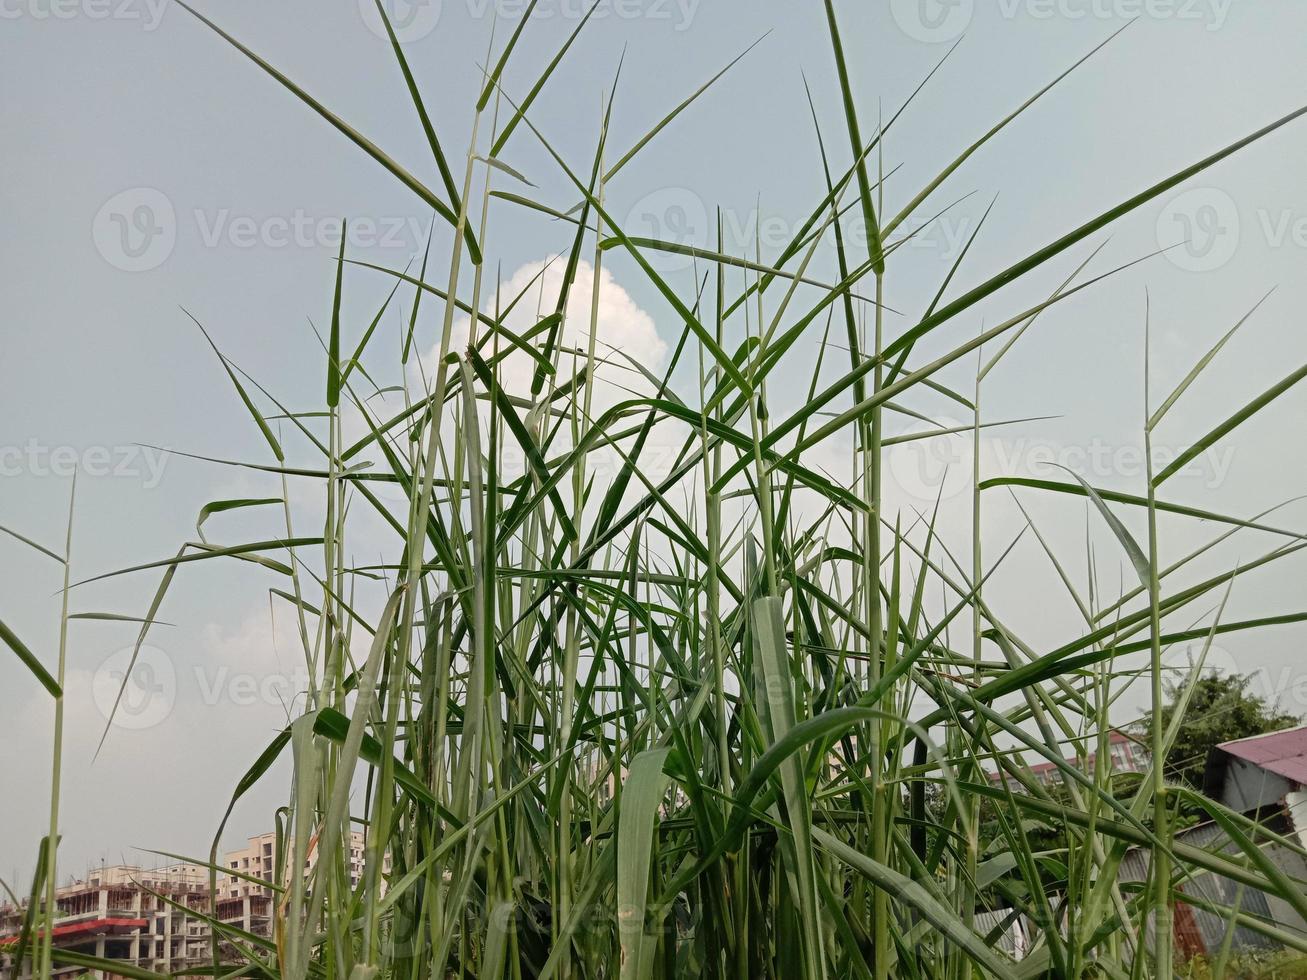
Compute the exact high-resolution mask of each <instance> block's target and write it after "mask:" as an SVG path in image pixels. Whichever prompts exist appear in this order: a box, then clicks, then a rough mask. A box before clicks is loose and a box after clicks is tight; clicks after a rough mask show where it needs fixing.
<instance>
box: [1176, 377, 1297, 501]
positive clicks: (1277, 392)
mask: <svg viewBox="0 0 1307 980" xmlns="http://www.w3.org/2000/svg"><path fill="white" fill-rule="evenodd" d="M1303 378H1307V364H1304V365H1303V366H1302V367H1300V368H1298V370H1296V371H1294V372H1293V373H1292V374H1290V375H1289V376H1288V377H1286V378H1284V379H1282V380H1281V381H1279V382H1278V383H1276V384H1274V385H1272V386H1271V387H1270V388H1268V389H1267V390H1266V391H1264V392H1262V393H1261V394H1260V395H1258V396H1257V397H1256V398H1254V399H1253V400H1252V401H1250V402H1249V403H1248V404H1247V405H1245V406H1244V407H1243V408H1241V409H1239V411H1237V412H1235V413H1234V414H1233V415H1231V416H1230V417H1229V418H1228V419H1226V420H1225V421H1224V422H1222V423H1221V424H1220V425H1218V426H1217V427H1216V428H1215V429H1213V430H1212V431H1211V432H1209V433H1207V435H1205V436H1203V437H1202V438H1201V439H1199V440H1198V441H1197V442H1195V443H1194V444H1193V445H1192V446H1190V447H1189V448H1188V449H1186V450H1185V451H1184V452H1182V453H1181V454H1180V455H1179V456H1177V457H1176V458H1175V459H1173V460H1172V461H1171V463H1170V465H1169V466H1167V467H1166V468H1165V469H1163V470H1162V472H1160V473H1158V474H1157V476H1155V477H1153V486H1154V487H1155V488H1156V487H1160V486H1161V485H1162V484H1163V483H1165V482H1166V481H1167V480H1168V479H1170V478H1171V477H1173V476H1175V474H1176V473H1178V472H1180V470H1182V469H1184V468H1185V467H1186V466H1187V465H1189V463H1191V462H1192V461H1193V460H1194V459H1195V458H1197V457H1198V456H1199V455H1201V454H1202V453H1203V452H1205V451H1206V450H1207V449H1208V448H1209V447H1211V446H1212V445H1213V444H1214V443H1216V442H1217V441H1218V440H1220V439H1221V438H1223V437H1224V436H1226V435H1227V434H1229V433H1230V432H1231V431H1233V430H1234V429H1236V428H1238V427H1239V426H1241V425H1243V423H1244V422H1246V421H1248V420H1249V419H1250V418H1252V417H1253V416H1254V415H1256V414H1257V413H1258V412H1260V411H1261V410H1262V409H1263V408H1265V407H1266V406H1267V405H1269V404H1270V403H1271V402H1273V401H1275V399H1277V398H1279V397H1280V396H1281V395H1283V394H1284V393H1285V392H1286V391H1288V390H1289V389H1290V388H1292V387H1293V386H1294V385H1296V384H1297V383H1298V382H1299V381H1301V380H1302V379H1303Z"/></svg>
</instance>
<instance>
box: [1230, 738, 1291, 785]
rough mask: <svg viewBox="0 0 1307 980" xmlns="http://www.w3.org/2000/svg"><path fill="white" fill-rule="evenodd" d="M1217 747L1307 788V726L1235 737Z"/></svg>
mask: <svg viewBox="0 0 1307 980" xmlns="http://www.w3.org/2000/svg"><path fill="white" fill-rule="evenodd" d="M1218 748H1219V749H1220V750H1221V751H1222V752H1225V753H1226V754H1227V755H1232V756H1234V757H1235V758H1237V759H1243V760H1244V761H1246V762H1251V763H1252V764H1253V765H1255V766H1259V767H1261V768H1262V769H1265V770H1266V771H1267V772H1273V773H1275V774H1276V775H1277V776H1283V777H1284V778H1285V779H1288V780H1290V781H1291V782H1295V783H1298V784H1299V785H1307V725H1300V726H1298V727H1297V728H1286V729H1284V730H1283V731H1279V732H1268V733H1266V734H1265V735H1251V736H1249V737H1248V738H1237V739H1235V740H1234V741H1232V742H1222V743H1221V744H1220V745H1219V746H1218Z"/></svg>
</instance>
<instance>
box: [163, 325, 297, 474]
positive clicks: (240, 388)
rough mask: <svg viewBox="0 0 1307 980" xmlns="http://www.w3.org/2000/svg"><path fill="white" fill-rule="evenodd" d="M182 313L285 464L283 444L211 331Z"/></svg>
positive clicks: (274, 453) (275, 453) (281, 461)
mask: <svg viewBox="0 0 1307 980" xmlns="http://www.w3.org/2000/svg"><path fill="white" fill-rule="evenodd" d="M182 312H183V313H185V314H186V315H187V316H188V317H190V320H191V322H192V323H194V324H195V325H196V326H197V327H199V328H200V333H202V334H204V339H205V340H207V341H208V342H209V346H210V347H212V348H213V353H214V354H216V355H217V357H218V361H219V363H220V364H222V369H223V370H224V371H226V372H227V377H229V378H231V383H232V384H233V385H235V386H236V394H238V395H239V396H240V399H241V402H242V403H243V404H244V405H245V410H246V411H247V412H249V413H250V417H251V418H253V419H254V423H255V425H257V426H258V427H259V431H260V432H262V433H263V438H264V440H265V441H266V442H267V443H268V446H269V448H271V449H272V455H273V456H275V457H276V458H277V462H278V463H284V462H285V461H286V456H285V454H284V453H283V452H282V451H281V443H279V442H278V441H277V437H276V436H275V435H273V434H272V429H271V428H270V427H269V426H268V423H267V420H266V419H264V417H263V414H262V413H261V412H260V411H259V410H258V408H256V407H255V405H254V402H253V400H252V399H251V398H250V396H249V392H247V391H246V390H245V386H244V385H242V384H241V383H240V380H239V379H238V378H237V377H236V372H234V371H233V370H232V369H231V365H230V364H228V363H227V358H226V357H225V356H223V353H222V351H220V350H218V345H217V344H215V343H214V342H213V338H212V337H210V336H209V331H207V330H205V329H204V324H202V323H200V321H199V320H197V319H196V318H195V317H194V316H193V315H192V314H191V312H190V311H189V310H187V309H186V308H185V307H182Z"/></svg>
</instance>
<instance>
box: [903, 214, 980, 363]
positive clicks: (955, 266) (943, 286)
mask: <svg viewBox="0 0 1307 980" xmlns="http://www.w3.org/2000/svg"><path fill="white" fill-rule="evenodd" d="M997 203H998V195H997V194H995V195H994V196H993V198H991V199H990V202H989V206H988V207H987V208H985V211H984V213H983V214H981V216H980V220H979V221H977V222H976V227H975V228H974V229H973V230H972V232H971V235H970V236H969V237H968V238H967V241H966V244H965V245H963V246H962V249H961V251H959V252H958V256H957V258H956V259H954V260H953V263H952V265H950V266H949V270H948V273H947V274H946V275H945V276H944V280H943V281H942V282H941V283H940V284H939V289H938V290H936V291H935V295H934V297H933V298H932V299H931V301H930V306H928V307H926V316H930V314H932V313H934V312H935V307H937V306H939V304H940V301H941V300H943V298H944V293H945V292H947V291H948V287H949V284H950V283H952V282H953V277H954V276H956V275H957V272H958V270H959V269H960V268H962V262H963V260H965V259H966V257H967V253H968V252H970V251H971V246H972V245H974V244H975V243H976V239H978V238H979V237H980V231H981V229H982V228H984V227H985V222H986V221H988V220H989V216H990V214H991V213H992V212H993V210H994V205H995V204H997ZM911 353H912V346H911V345H908V346H907V347H904V348H903V350H902V351H901V352H900V353H899V358H898V360H897V361H895V362H894V366H893V367H891V368H890V370H889V373H888V374H887V375H886V376H885V384H893V383H894V379H895V378H897V377H898V376H899V375H900V374H902V373H903V366H904V365H905V364H906V363H907V360H908V356H909V355H910V354H911Z"/></svg>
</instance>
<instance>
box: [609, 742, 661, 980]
mask: <svg viewBox="0 0 1307 980" xmlns="http://www.w3.org/2000/svg"><path fill="white" fill-rule="evenodd" d="M670 753H671V749H670V748H660V749H649V750H646V751H644V752H641V753H640V754H639V755H637V756H636V757H635V758H634V759H633V760H632V761H631V765H630V768H629V770H628V773H627V777H626V779H625V780H623V787H622V802H621V808H620V811H619V816H618V826H617V930H618V936H619V938H620V940H621V956H622V959H621V980H648V978H649V977H650V976H651V975H652V972H653V955H652V946H653V943H654V941H655V938H656V937H655V936H653V935H651V934H650V932H649V931H648V929H647V928H646V923H645V912H646V909H647V908H648V906H649V868H650V864H651V859H650V855H651V852H652V849H653V847H654V846H655V845H656V843H657V838H656V837H655V835H654V821H655V819H656V818H657V816H658V808H659V806H661V805H662V802H663V797H664V795H665V794H666V792H667V784H668V783H669V782H670V780H671V777H669V776H668V775H667V773H666V772H664V766H665V765H666V762H667V757H668V755H669V754H670Z"/></svg>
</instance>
